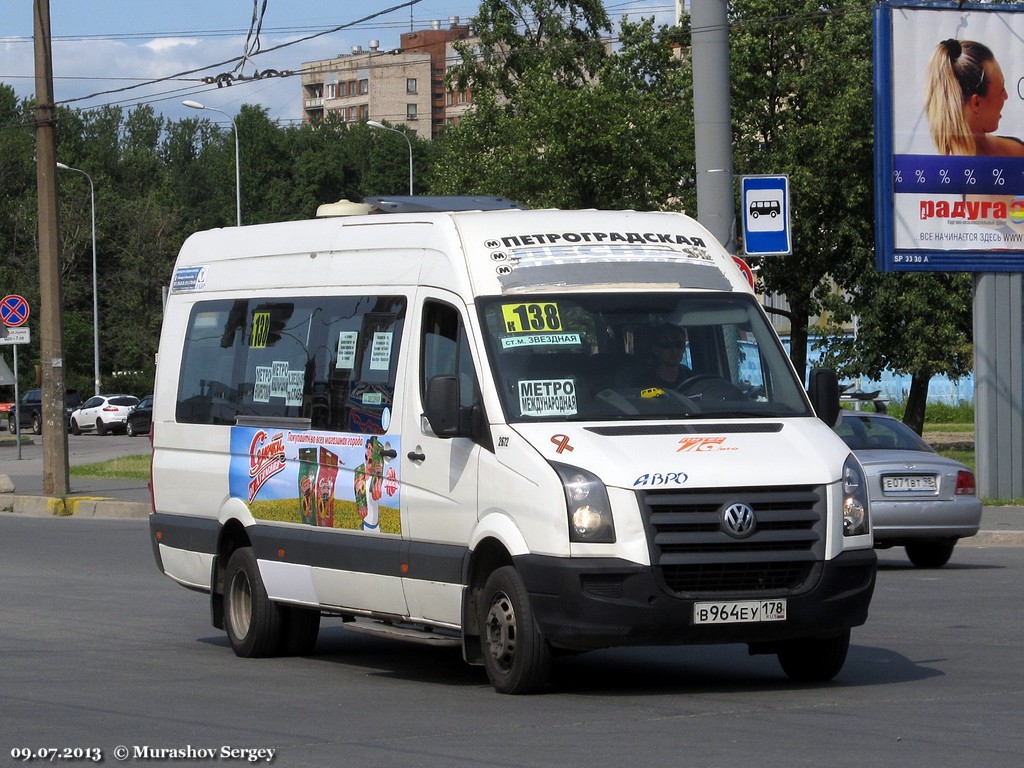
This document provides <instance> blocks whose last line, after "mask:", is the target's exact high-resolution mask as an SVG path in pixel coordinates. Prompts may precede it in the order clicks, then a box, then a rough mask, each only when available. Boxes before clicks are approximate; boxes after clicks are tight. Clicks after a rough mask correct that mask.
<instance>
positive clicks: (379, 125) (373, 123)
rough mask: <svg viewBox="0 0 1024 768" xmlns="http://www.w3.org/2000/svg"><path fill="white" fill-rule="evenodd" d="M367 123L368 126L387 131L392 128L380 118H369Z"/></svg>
mask: <svg viewBox="0 0 1024 768" xmlns="http://www.w3.org/2000/svg"><path fill="white" fill-rule="evenodd" d="M366 124H367V125H368V126H370V127H371V128H383V129H384V130H386V131H387V130H391V129H390V128H388V127H387V126H386V125H384V123H382V122H380V121H379V120H367V121H366Z"/></svg>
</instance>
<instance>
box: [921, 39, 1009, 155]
mask: <svg viewBox="0 0 1024 768" xmlns="http://www.w3.org/2000/svg"><path fill="white" fill-rule="evenodd" d="M926 87H927V93H926V96H925V113H926V114H927V116H928V125H929V127H930V129H931V134H932V140H933V141H934V142H935V146H936V148H938V150H939V154H942V155H999V156H1024V143H1022V142H1021V141H1020V139H1016V138H1013V137H1011V136H996V135H995V134H994V132H995V131H996V129H998V128H999V120H1000V118H1001V117H1002V111H1003V105H1004V104H1005V103H1006V99H1007V98H1008V97H1007V94H1006V88H1005V83H1004V79H1003V71H1002V69H1001V68H1000V67H999V62H997V61H996V57H995V55H994V54H993V53H992V51H991V50H990V49H989V48H988V46H986V45H983V44H982V43H978V42H975V41H973V40H952V39H950V40H943V41H942V42H941V43H939V44H938V46H936V48H935V52H934V53H933V54H932V58H931V61H930V62H929V64H928V74H927V85H926Z"/></svg>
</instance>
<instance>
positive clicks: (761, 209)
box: [740, 176, 793, 256]
mask: <svg viewBox="0 0 1024 768" xmlns="http://www.w3.org/2000/svg"><path fill="white" fill-rule="evenodd" d="M740 185H741V189H742V194H741V197H740V199H741V205H742V206H743V210H742V219H743V251H744V253H746V254H747V255H748V256H780V255H784V254H788V253H792V252H793V248H792V243H791V238H790V229H789V177H788V176H742V177H740Z"/></svg>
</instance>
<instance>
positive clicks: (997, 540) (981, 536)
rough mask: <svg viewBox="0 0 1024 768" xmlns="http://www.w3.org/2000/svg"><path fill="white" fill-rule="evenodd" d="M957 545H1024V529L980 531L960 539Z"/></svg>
mask: <svg viewBox="0 0 1024 768" xmlns="http://www.w3.org/2000/svg"><path fill="white" fill-rule="evenodd" d="M957 546H958V547H959V546H963V547H1019V546H1024V531H978V532H977V533H976V534H974V535H973V536H971V537H969V538H966V539H960V541H958V542H957Z"/></svg>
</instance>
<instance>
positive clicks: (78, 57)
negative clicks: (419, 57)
mask: <svg viewBox="0 0 1024 768" xmlns="http://www.w3.org/2000/svg"><path fill="white" fill-rule="evenodd" d="M34 6H35V0H3V2H2V11H3V13H2V14H0V83H3V84H5V85H8V86H10V87H12V88H14V90H15V92H16V93H17V95H18V96H19V97H22V98H29V97H32V96H33V95H34V94H35V80H34V77H35V63H34V49H33V37H32V36H33V20H32V13H33V8H34ZM49 6H50V34H51V38H52V51H53V76H54V86H53V87H54V96H55V98H56V101H57V103H58V104H61V105H64V106H68V107H72V108H78V109H82V110H88V109H94V108H97V107H101V106H106V105H115V106H119V107H122V108H123V109H125V111H129V110H131V109H132V108H133V107H135V106H137V105H139V104H150V105H151V106H152V107H153V109H154V110H155V111H156V112H157V113H158V114H162V115H164V116H166V117H168V118H169V119H172V120H179V119H182V118H185V117H195V116H196V112H195V111H193V110H190V109H188V108H187V107H184V106H182V103H181V102H182V101H184V100H186V99H191V100H193V101H199V102H201V103H203V104H205V105H206V106H207V107H210V108H215V109H218V110H223V111H224V112H227V113H228V114H231V115H234V114H237V112H238V111H239V109H240V108H241V106H242V105H243V104H255V105H258V106H260V107H262V108H264V109H265V110H266V111H267V115H268V116H269V118H270V119H271V120H275V121H278V122H280V123H281V124H293V123H297V122H299V121H300V120H301V104H302V102H301V79H300V77H299V75H298V74H296V75H295V76H292V77H264V78H258V79H257V78H253V77H252V75H253V74H254V73H255V72H256V71H260V72H264V71H266V70H277V71H279V72H280V71H294V72H296V73H297V72H298V71H299V70H300V69H301V67H302V64H303V62H307V61H316V60H319V59H327V58H332V57H334V56H337V55H339V54H347V53H350V52H351V51H352V48H353V46H357V45H360V46H362V47H363V48H364V49H367V48H368V47H369V42H370V41H371V40H377V41H379V43H380V47H381V49H383V50H387V49H389V48H397V47H398V45H399V38H400V35H401V34H402V33H403V32H408V31H410V30H420V29H429V28H430V22H431V21H432V20H439V21H441V23H442V24H443V25H445V26H447V24H448V20H449V18H451V17H455V16H457V17H459V18H460V19H461V20H462V21H463V23H465V22H466V21H468V19H469V18H470V17H471V16H472V15H473V14H475V12H476V10H477V8H478V7H479V0H418V2H416V0H412V2H410V0H362V1H361V2H351V1H346V0H162V1H161V2H158V1H157V0H49ZM264 6H265V8H264ZM605 6H606V8H607V10H608V13H609V16H610V17H611V18H612V20H613V23H614V24H615V26H616V27H617V26H618V21H619V19H620V17H621V16H622V15H623V14H628V15H629V16H630V18H631V19H634V20H635V19H638V18H640V17H648V16H652V15H656V16H657V18H658V22H659V23H671V21H672V20H673V19H674V16H675V2H674V0H607V1H606V3H605ZM261 10H262V11H263V13H262V27H261V30H260V34H259V36H258V49H259V50H260V51H261V52H260V53H258V54H256V55H253V56H252V57H251V58H249V59H248V61H247V62H245V64H244V65H243V68H242V70H241V74H242V75H243V77H247V79H242V80H239V81H236V82H235V84H234V85H232V86H231V87H229V88H227V87H225V88H218V87H217V86H216V85H209V84H205V83H203V82H202V78H203V77H215V76H217V75H220V74H224V73H232V72H234V71H235V68H236V66H237V62H236V61H235V59H237V58H238V57H241V56H242V55H243V54H244V53H245V52H246V41H247V38H248V37H249V30H250V26H251V23H252V21H253V18H254V15H255V16H258V15H259V12H260V11H261ZM252 43H253V41H252V40H251V39H250V46H249V47H250V49H253V44H252ZM194 70H198V71H194ZM183 73H190V74H183ZM236 74H237V73H236ZM151 80H161V82H158V83H154V84H151V85H139V84H140V83H145V82H147V81H151ZM206 116H207V117H210V118H211V119H214V122H226V119H224V118H221V119H220V120H217V119H215V118H217V117H219V115H213V114H211V113H209V112H207V114H206Z"/></svg>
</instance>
